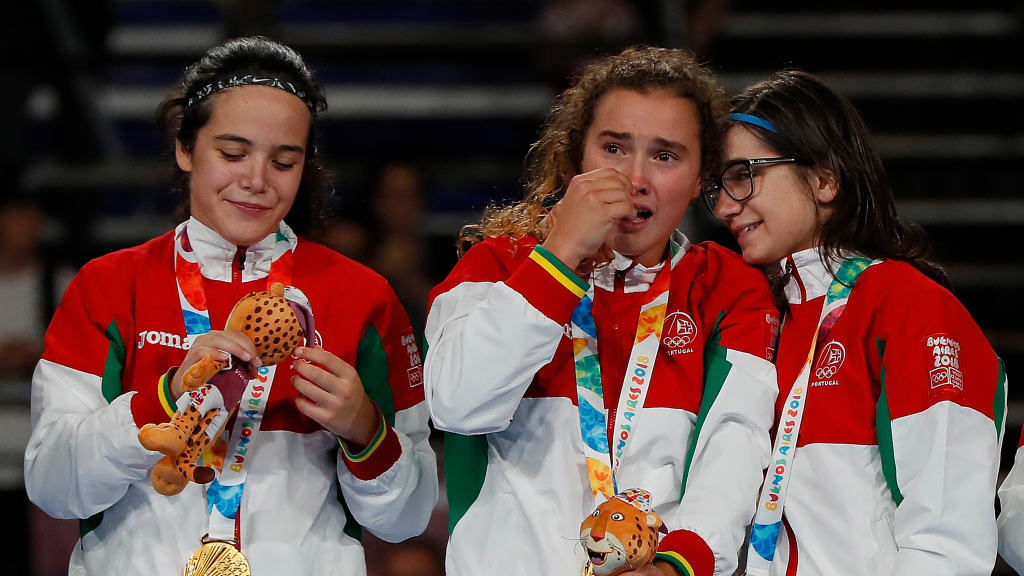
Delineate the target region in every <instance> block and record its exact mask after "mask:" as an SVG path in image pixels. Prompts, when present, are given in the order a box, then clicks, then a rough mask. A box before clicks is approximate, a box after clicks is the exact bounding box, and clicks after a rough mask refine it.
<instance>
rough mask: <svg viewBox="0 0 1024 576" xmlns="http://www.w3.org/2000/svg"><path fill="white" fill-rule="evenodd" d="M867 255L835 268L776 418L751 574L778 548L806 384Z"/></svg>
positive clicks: (763, 571)
mask: <svg viewBox="0 0 1024 576" xmlns="http://www.w3.org/2000/svg"><path fill="white" fill-rule="evenodd" d="M876 263H877V261H874V262H873V261H871V260H869V259H867V258H849V259H846V260H844V261H843V263H842V264H841V265H840V266H839V271H838V272H836V278H835V279H833V280H832V283H831V284H829V287H828V290H827V291H826V293H825V302H824V303H823V304H822V306H821V316H820V317H819V318H818V327H817V330H816V331H815V337H814V340H812V341H811V347H810V349H809V350H808V351H807V358H806V359H805V360H804V365H803V368H802V369H801V370H800V373H799V374H798V375H797V377H796V380H794V382H793V388H792V390H790V393H789V397H788V398H787V399H786V404H785V405H783V407H782V409H783V412H782V414H781V416H780V418H779V422H778V423H777V425H778V429H777V430H776V432H775V444H774V447H773V449H772V459H771V462H770V463H769V464H768V472H767V474H766V475H765V480H764V485H763V486H762V487H761V495H760V497H759V498H758V503H757V511H756V512H755V513H754V524H753V526H752V527H751V530H750V549H749V550H748V551H747V574H748V575H750V576H767V575H768V571H769V569H770V568H771V565H772V560H774V558H775V548H776V545H777V543H778V540H779V531H780V530H781V529H782V509H783V504H784V503H785V501H786V492H787V489H788V488H789V481H790V479H791V478H792V474H791V472H792V469H793V460H794V458H795V457H796V445H797V438H798V437H799V436H800V424H801V423H802V422H803V418H804V408H805V407H806V406H807V394H808V393H809V392H810V386H808V384H809V382H810V377H811V369H812V368H813V366H814V359H815V355H816V354H817V351H818V350H821V348H822V344H823V343H824V342H826V341H827V339H828V337H829V335H830V334H831V333H832V327H833V326H835V324H836V321H837V320H839V317H840V316H842V314H843V311H845V310H846V302H847V300H849V298H850V292H851V290H852V289H853V286H854V284H855V283H856V281H857V277H858V276H860V273H861V272H863V271H864V270H866V269H867V268H868V267H869V266H871V265H873V264H876Z"/></svg>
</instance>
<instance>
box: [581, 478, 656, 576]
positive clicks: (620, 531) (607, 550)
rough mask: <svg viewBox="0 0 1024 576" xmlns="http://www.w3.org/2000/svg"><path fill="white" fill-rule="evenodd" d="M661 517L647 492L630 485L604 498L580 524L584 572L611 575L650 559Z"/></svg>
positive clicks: (654, 548)
mask: <svg viewBox="0 0 1024 576" xmlns="http://www.w3.org/2000/svg"><path fill="white" fill-rule="evenodd" d="M661 528H662V522H661V517H659V516H658V514H657V513H656V512H654V511H653V510H651V494H650V492H648V491H646V490H641V489H638V488H633V489H630V490H625V491H623V492H621V493H619V494H616V495H615V497H614V498H611V499H609V500H606V501H605V502H604V503H602V504H601V505H600V506H598V507H597V509H596V510H594V513H593V514H591V515H590V516H587V518H586V519H584V520H583V523H582V524H580V543H581V544H582V545H583V547H584V549H586V551H587V556H589V560H588V564H587V570H588V572H587V573H588V574H596V575H598V576H615V575H616V574H621V573H623V572H626V571H627V570H635V569H636V568H639V567H641V566H643V565H645V564H650V563H651V562H653V561H654V555H655V554H657V552H658V533H659V532H660V531H661Z"/></svg>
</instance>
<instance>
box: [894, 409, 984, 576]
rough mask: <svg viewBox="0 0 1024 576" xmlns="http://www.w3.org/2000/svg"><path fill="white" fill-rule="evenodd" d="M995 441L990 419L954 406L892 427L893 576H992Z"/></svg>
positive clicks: (918, 415) (908, 418)
mask: <svg viewBox="0 0 1024 576" xmlns="http://www.w3.org/2000/svg"><path fill="white" fill-rule="evenodd" d="M998 438H999V434H998V430H996V428H995V426H993V423H992V420H990V419H989V418H987V417H985V416H984V415H982V414H980V413H978V412H976V411H974V410H972V409H971V408H967V407H964V406H960V405H959V404H955V403H953V402H942V403H939V404H935V405H933V406H931V407H929V408H928V409H927V410H925V411H924V412H921V413H918V414H912V415H909V416H904V417H902V418H898V419H895V420H893V421H892V444H893V446H892V449H893V454H894V459H895V467H896V478H897V484H898V486H899V495H898V496H897V501H898V506H897V508H896V512H895V515H894V528H895V537H896V546H897V548H898V551H897V553H896V562H895V565H894V567H893V571H892V574H893V575H894V576H895V575H897V574H950V575H953V574H956V575H967V574H974V575H978V576H981V575H983V574H984V575H988V574H991V572H992V566H993V564H994V562H995V557H996V525H995V510H994V501H995V484H996V475H997V472H998V462H999V442H998ZM883 449H884V448H883Z"/></svg>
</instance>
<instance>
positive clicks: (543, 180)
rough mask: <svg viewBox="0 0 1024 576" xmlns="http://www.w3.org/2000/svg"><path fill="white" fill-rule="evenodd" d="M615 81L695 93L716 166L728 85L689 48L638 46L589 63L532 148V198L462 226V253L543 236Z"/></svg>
mask: <svg viewBox="0 0 1024 576" xmlns="http://www.w3.org/2000/svg"><path fill="white" fill-rule="evenodd" d="M616 88H626V89H630V90H635V91H637V92H641V93H647V92H650V91H653V90H667V91H669V92H670V93H672V94H674V95H676V96H678V97H680V98H686V99H688V100H690V101H692V102H693V103H694V105H695V107H696V108H697V118H698V119H699V121H700V137H701V174H702V175H703V176H707V175H708V174H711V173H713V172H715V170H716V167H717V166H718V164H719V162H720V161H721V151H722V136H723V134H724V133H725V128H726V123H725V112H726V109H727V100H726V98H725V92H724V90H723V89H722V87H721V85H720V84H719V82H718V80H717V79H716V78H715V76H714V74H712V73H711V71H710V70H708V69H707V68H706V67H704V66H703V65H701V64H700V63H699V62H697V60H696V59H695V58H694V56H693V54H692V53H691V52H688V51H684V50H677V49H669V48H655V47H648V46H634V47H631V48H627V49H625V50H623V51H622V52H621V53H619V54H616V55H613V56H605V57H602V58H599V59H597V60H594V61H592V62H590V63H589V64H587V65H586V66H584V67H583V68H582V69H581V70H580V71H579V73H578V74H577V76H576V79H575V81H573V83H572V85H571V86H570V87H569V88H567V89H566V90H565V91H564V92H562V94H561V95H560V96H559V97H558V99H557V101H556V102H555V105H554V106H553V107H552V108H551V110H550V111H549V112H548V115H547V118H546V120H545V122H544V126H543V128H542V132H541V135H540V139H538V140H537V142H535V143H534V144H533V145H532V146H531V147H530V150H529V152H528V153H527V156H526V199H525V200H523V201H522V202H518V203H516V204H513V205H511V206H504V207H490V208H488V209H487V210H486V211H485V212H484V215H483V218H482V221H481V223H480V224H474V225H470V226H466V227H464V228H463V229H462V231H461V232H460V233H459V242H458V246H459V253H460V254H461V253H463V252H464V251H465V250H467V249H468V248H469V247H470V246H472V245H473V244H474V243H476V242H479V241H481V240H483V239H484V238H493V237H498V236H511V237H512V238H514V239H519V238H522V237H524V236H533V237H534V238H537V240H540V241H543V240H544V237H545V236H546V230H543V229H542V228H541V220H542V219H543V218H544V215H545V214H546V213H547V208H549V207H550V206H551V205H552V204H553V203H554V202H555V201H557V199H558V198H560V197H561V196H562V194H564V193H565V190H566V188H567V187H568V186H569V181H570V180H572V179H573V177H574V176H576V175H577V174H579V173H580V170H581V165H582V162H583V143H584V140H585V139H586V134H587V130H588V129H589V128H590V124H591V122H592V121H593V119H594V110H595V108H597V105H598V103H599V102H600V101H601V98H602V97H603V96H604V95H605V94H607V93H608V92H609V91H611V90H614V89H616Z"/></svg>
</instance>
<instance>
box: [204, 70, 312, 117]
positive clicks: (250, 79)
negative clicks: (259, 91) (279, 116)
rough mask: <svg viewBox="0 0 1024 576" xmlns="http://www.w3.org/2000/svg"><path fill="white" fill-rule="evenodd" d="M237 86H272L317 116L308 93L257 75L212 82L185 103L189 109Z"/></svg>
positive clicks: (289, 83) (271, 78) (272, 78)
mask: <svg viewBox="0 0 1024 576" xmlns="http://www.w3.org/2000/svg"><path fill="white" fill-rule="evenodd" d="M235 86H270V87H271V88H277V89H279V90H284V91H285V92H288V93H289V94H293V95H295V97H296V98H298V99H299V100H302V103H303V104H305V105H306V108H309V111H310V112H311V113H313V114H316V107H315V106H314V105H313V102H312V101H311V100H310V99H309V98H307V97H306V93H305V92H303V91H302V90H299V89H298V88H296V87H295V85H294V84H292V83H291V82H289V81H287V80H281V79H280V78H274V77H272V76H256V75H255V74H246V75H245V76H231V77H230V78H222V79H220V80H216V81H214V82H210V83H209V84H207V85H206V86H203V87H202V88H200V89H199V90H196V91H195V92H193V93H192V94H191V95H189V96H188V98H187V99H186V101H185V107H186V108H188V107H190V106H192V105H194V104H198V103H200V102H202V101H203V100H205V99H206V98H208V97H210V95H212V94H216V93H217V92H220V91H221V90H224V89H226V88H234V87H235Z"/></svg>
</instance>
